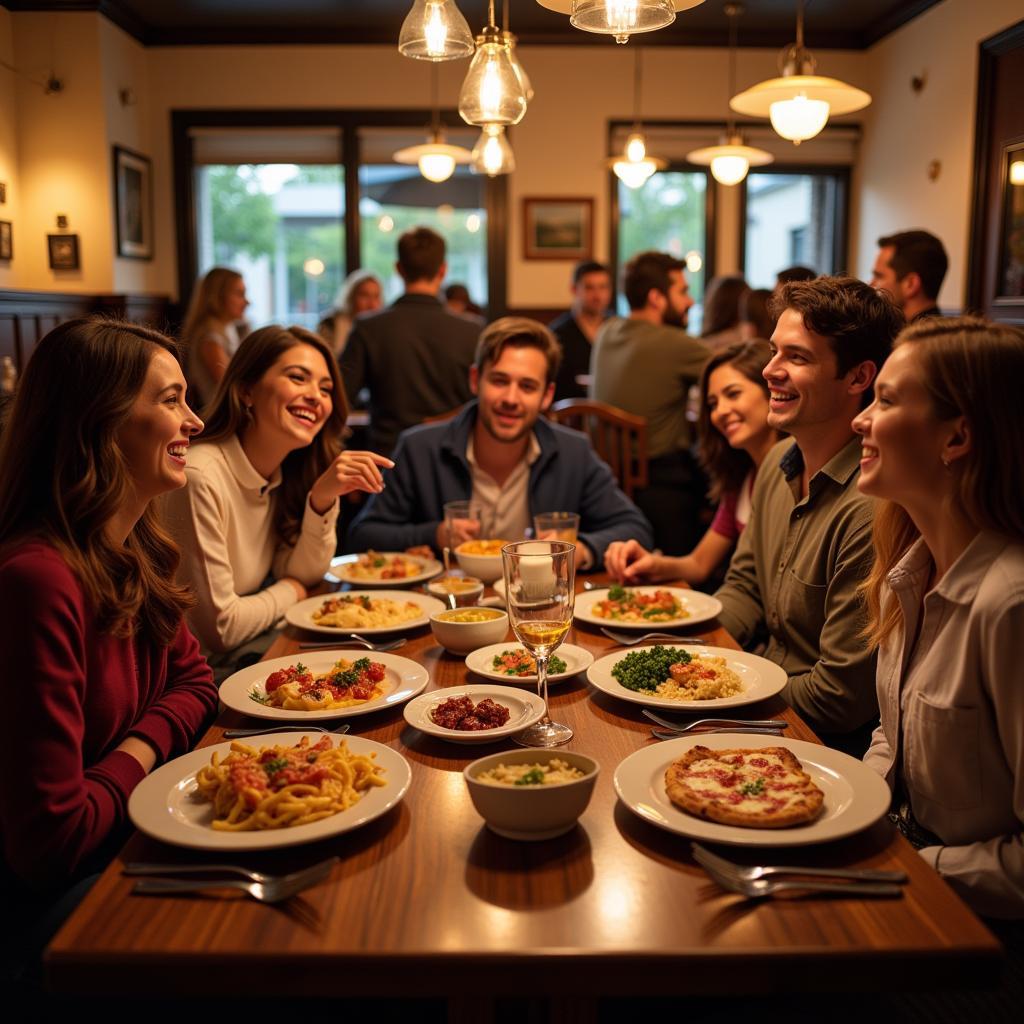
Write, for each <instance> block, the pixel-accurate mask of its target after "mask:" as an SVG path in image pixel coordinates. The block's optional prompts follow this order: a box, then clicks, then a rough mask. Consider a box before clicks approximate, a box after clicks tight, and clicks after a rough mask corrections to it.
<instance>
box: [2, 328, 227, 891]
mask: <svg viewBox="0 0 1024 1024" xmlns="http://www.w3.org/2000/svg"><path fill="white" fill-rule="evenodd" d="M7 413H8V415H7V417H6V423H5V425H4V427H3V432H2V435H0V664H2V665H3V670H2V672H0V687H2V693H3V704H4V712H3V714H0V844H2V861H3V869H4V870H3V874H4V875H5V876H6V877H5V881H6V883H7V884H8V885H10V884H11V883H12V882H15V881H22V882H29V883H30V884H31V887H32V888H35V889H45V890H49V891H51V892H53V891H55V890H57V889H59V888H60V887H61V886H62V885H63V886H66V885H67V884H69V883H70V882H71V881H72V880H73V879H74V878H75V877H76V876H77V877H81V876H83V875H85V874H88V873H89V871H90V870H95V869H96V868H97V867H98V866H99V865H100V864H102V863H103V860H104V858H109V856H110V855H111V854H112V853H113V852H114V851H115V850H116V846H115V843H117V842H118V841H120V840H121V839H123V831H124V830H123V826H124V825H125V824H126V821H127V815H126V810H127V804H128V796H129V794H130V793H131V791H132V789H134V787H135V786H136V785H137V784H138V783H139V782H140V781H141V780H142V778H143V777H144V776H145V775H146V774H147V773H149V772H150V771H152V769H153V768H154V767H155V766H156V765H157V764H160V763H162V762H164V761H167V760H168V759H169V758H173V757H176V756H178V755H179V754H183V753H185V752H186V751H187V750H188V749H189V748H190V747H191V745H192V743H193V742H194V740H195V738H196V737H197V735H198V734H199V732H200V730H201V729H202V727H203V724H204V721H205V720H206V719H207V717H208V716H209V715H210V714H211V713H212V712H213V710H214V709H215V707H216V702H217V693H216V689H215V688H214V685H213V679H212V676H211V673H210V670H209V668H208V667H207V665H206V662H205V660H204V659H203V658H202V656H201V655H200V653H199V648H198V645H197V643H196V641H195V639H194V637H193V636H192V634H191V633H190V632H189V631H188V629H187V627H186V626H185V624H184V619H183V612H184V610H185V609H186V608H188V607H189V606H190V604H191V599H190V596H189V594H188V591H186V590H185V589H184V588H182V587H180V586H178V585H177V584H176V583H175V582H174V575H175V569H176V568H177V564H178V551H177V548H176V547H175V546H174V544H173V542H172V541H171V540H170V538H169V537H168V536H167V535H166V534H165V533H164V531H163V530H162V529H161V527H160V525H159V524H158V522H157V520H156V518H155V513H154V511H153V509H152V507H151V502H152V499H153V498H155V497H156V496H157V495H159V494H162V493H164V492H165V491H169V490H172V489H174V488H177V487H182V486H184V484H185V452H186V450H187V448H188V443H189V439H190V437H191V436H192V435H193V434H196V433H198V432H199V431H200V430H201V429H202V423H201V422H200V420H199V419H198V418H197V417H196V416H195V414H194V413H193V412H192V411H191V410H190V409H189V408H188V406H187V405H186V404H185V380H184V377H183V376H182V373H181V368H180V366H179V364H178V360H177V357H176V353H175V349H174V345H173V343H172V342H171V341H170V340H169V339H167V338H165V337H164V336H163V335H161V334H158V333H157V332H155V331H151V330H148V329H146V328H144V327H138V326H135V325H133V324H127V323H115V322H111V321H105V320H100V319H83V320H73V321H70V322H69V323H66V324H63V325H62V326H60V327H58V328H56V329H55V330H53V331H51V332H50V333H49V334H48V335H47V336H46V337H45V338H43V340H42V341H41V342H40V343H39V345H38V346H37V348H36V350H35V352H34V353H33V355H32V360H31V362H30V363H29V364H28V366H27V367H26V369H25V373H24V375H23V376H22V378H21V381H20V385H19V388H18V393H17V396H16V398H15V400H14V403H13V405H12V406H11V407H10V408H9V409H8V410H7Z"/></svg>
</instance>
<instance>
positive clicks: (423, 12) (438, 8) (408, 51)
mask: <svg viewBox="0 0 1024 1024" xmlns="http://www.w3.org/2000/svg"><path fill="white" fill-rule="evenodd" d="M398 52H399V53H400V54H401V55H402V56H403V57H412V58H413V60H430V61H435V62H436V61H442V60H462V59H463V58H464V57H472V56H473V33H472V32H470V30H469V24H468V22H467V21H466V19H465V18H464V17H463V15H462V11H460V10H459V9H458V7H456V5H455V0H415V3H414V4H413V5H412V10H410V11H409V13H408V14H407V15H406V16H405V21H403V22H402V28H401V31H400V32H399V34H398Z"/></svg>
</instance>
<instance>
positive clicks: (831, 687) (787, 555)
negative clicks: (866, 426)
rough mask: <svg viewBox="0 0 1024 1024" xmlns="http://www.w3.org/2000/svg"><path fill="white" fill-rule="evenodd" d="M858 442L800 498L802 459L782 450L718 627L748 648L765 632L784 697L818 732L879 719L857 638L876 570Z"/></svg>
mask: <svg viewBox="0 0 1024 1024" xmlns="http://www.w3.org/2000/svg"><path fill="white" fill-rule="evenodd" d="M859 462H860V439H859V438H853V439H852V440H851V441H850V442H849V444H847V445H846V446H845V447H844V448H843V449H842V450H841V451H839V452H838V453H837V454H836V455H834V456H833V457H832V458H831V459H830V460H829V461H828V462H827V463H825V465H824V466H823V467H822V468H821V469H820V470H819V471H818V472H817V473H815V474H814V476H813V477H812V478H811V480H810V484H809V486H808V495H807V497H806V498H804V497H802V495H801V493H800V479H801V475H802V473H803V456H802V454H801V452H800V449H799V447H798V446H797V445H796V444H794V442H793V441H792V440H787V441H782V442H780V443H779V444H777V445H776V446H775V447H774V448H773V449H772V450H771V451H770V452H769V453H768V456H767V458H766V459H765V461H764V465H763V466H762V468H761V471H760V472H759V473H758V474H757V482H756V484H755V485H754V497H753V510H752V512H751V516H750V521H749V522H748V523H747V527H746V529H745V530H744V531H743V533H742V534H741V535H740V540H739V544H738V545H737V548H736V553H735V554H734V555H733V558H732V562H731V563H730V564H729V572H728V574H727V575H726V578H725V583H724V584H723V586H722V587H721V589H720V590H719V591H718V593H717V595H716V596H717V597H718V599H719V600H720V601H721V602H722V606H723V611H722V614H721V616H720V621H721V623H722V625H723V626H725V628H726V629H727V630H729V632H730V633H732V635H733V636H734V637H735V638H736V639H737V640H738V641H739V642H740V643H741V644H745V643H746V642H747V641H749V640H750V639H751V638H752V637H753V636H754V635H755V634H756V633H757V632H758V630H759V629H761V628H763V627H767V630H768V633H769V634H770V639H769V642H768V647H767V650H766V651H765V657H766V658H768V659H769V660H770V661H774V662H776V663H777V664H779V665H781V666H782V667H783V668H784V669H785V670H786V673H787V675H788V676H789V682H788V683H787V684H786V688H785V690H783V692H782V696H783V698H784V699H785V700H786V702H787V703H788V704H790V705H791V706H792V707H794V708H796V710H797V711H799V712H800V714H801V715H802V716H803V717H804V718H805V719H807V720H808V722H809V723H810V724H811V726H812V727H813V728H814V729H815V730H816V731H818V732H826V733H848V732H852V731H853V730H854V729H857V728H859V727H860V726H863V725H865V724H866V723H868V722H870V721H872V720H873V719H874V718H875V716H876V715H877V714H878V701H877V698H876V695H875V658H874V655H873V654H872V652H871V651H869V649H868V646H867V644H866V643H865V641H864V640H863V639H861V636H860V633H861V630H862V629H863V627H864V623H865V613H864V609H863V604H862V601H861V598H860V595H859V594H858V592H857V587H858V585H859V584H860V583H861V582H862V581H863V580H864V579H865V578H866V577H867V574H868V572H869V570H870V568H871V562H872V557H873V550H872V545H871V522H872V505H873V503H872V501H871V499H870V498H865V497H863V496H862V495H861V493H860V492H859V491H858V490H857V476H858V474H859V472H860V466H859Z"/></svg>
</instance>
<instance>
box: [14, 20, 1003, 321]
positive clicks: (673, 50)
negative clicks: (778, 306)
mask: <svg viewBox="0 0 1024 1024" xmlns="http://www.w3.org/2000/svg"><path fill="white" fill-rule="evenodd" d="M968 12H970V17H968ZM1019 14H1020V0H946V2H945V3H942V4H939V5H938V6H937V7H935V8H933V9H932V10H930V11H928V12H927V13H926V14H924V15H922V16H921V17H919V18H917V19H915V20H914V21H913V22H911V23H910V24H909V25H907V26H905V27H904V28H903V29H901V30H899V31H898V32H897V33H895V34H893V35H892V36H890V37H889V38H888V39H886V40H883V41H882V42H881V43H880V44H878V45H877V46H876V47H874V48H873V49H872V50H870V51H868V52H866V53H850V52H843V51H821V52H820V53H819V54H818V56H819V60H820V71H821V72H822V73H824V74H828V75H834V76H836V77H840V78H845V79H847V80H848V81H852V82H854V83H855V84H858V85H861V86H863V87H865V88H867V89H868V90H869V91H871V92H872V93H873V94H874V95H875V97H876V100H875V102H874V103H873V104H872V106H871V107H869V108H868V110H867V111H865V112H863V113H862V114H860V115H854V118H853V119H859V120H861V121H862V123H863V124H864V139H863V143H862V148H861V158H860V161H859V163H858V166H857V168H856V170H855V175H854V188H853V206H852V211H851V213H852V217H851V224H852V227H853V249H852V253H853V259H852V260H851V264H852V265H851V270H853V271H855V272H857V273H860V274H862V275H864V274H866V273H867V272H868V270H869V268H870V264H871V261H872V259H873V256H874V239H875V238H876V237H877V235H878V234H880V233H882V232H884V231H888V230H893V229H898V228H901V227H910V226H918V225H920V226H926V227H929V228H931V229H932V230H935V231H936V233H938V234H940V235H941V236H942V237H943V238H944V240H945V241H946V242H947V246H948V247H949V249H950V252H951V257H952V267H951V272H950V276H949V278H948V281H947V285H946V288H945V289H944V290H943V295H942V301H943V303H944V304H945V305H948V306H958V305H959V304H960V302H961V301H962V294H963V287H964V279H965V271H966V268H965V266H964V253H965V252H966V243H967V232H968V216H969V213H968V206H969V201H970V168H971V160H972V128H973V119H974V83H975V78H976V52H977V41H978V40H979V39H980V38H984V37H985V36H988V35H990V34H992V33H993V32H995V31H998V30H999V29H1001V28H1004V27H1006V26H1008V25H1009V24H1011V23H1013V21H1014V20H1015V19H1016V18H1017V17H1019ZM808 41H809V42H810V43H811V45H812V46H813V41H814V40H813V24H812V26H811V30H810V32H809V38H808ZM3 52H7V53H8V54H9V55H10V57H11V59H12V62H13V63H15V64H16V65H17V66H18V67H19V68H22V69H25V70H26V71H28V72H30V73H32V74H34V75H36V76H37V77H38V76H41V75H42V74H44V73H45V72H47V71H49V70H50V65H51V63H52V64H53V65H54V66H55V67H56V70H57V72H58V74H59V75H60V76H61V77H62V78H63V79H64V80H65V83H66V88H65V91H64V92H63V93H62V94H60V95H58V96H45V95H44V94H43V92H42V89H41V88H40V87H39V86H37V85H35V84H33V83H32V82H30V81H28V80H27V79H26V78H23V77H21V76H18V77H15V76H13V75H11V74H10V73H9V72H5V71H2V70H0V173H2V174H5V175H7V179H6V180H7V181H8V185H9V187H10V196H9V201H8V204H7V206H6V207H0V219H9V220H13V221H14V222H15V227H14V244H15V253H16V257H15V260H14V261H13V262H12V263H11V265H10V266H4V265H3V264H0V286H6V287H18V288H38V289H53V290H61V291H112V290H117V291H120V290H123V291H132V292H140V291H141V292H166V293H169V294H174V292H175V290H176V269H175V268H176V256H175V251H174V244H175V243H174V221H173V191H172V184H173V183H172V169H171V148H170V147H171V142H170V112H171V111H172V110H173V109H178V108H203V107H225V108H231V107H238V108H246V107H250V108H252V107H268V108H275V107H287V108H295V107H332V106H337V107H370V108H372V107H381V108H391V107H421V106H423V104H424V99H425V97H426V96H427V95H428V88H429V69H428V68H427V67H426V66H424V65H422V64H419V63H418V62H412V61H407V60H405V59H403V58H401V57H400V56H399V55H398V53H397V51H396V50H395V49H394V48H393V47H390V46H387V47H340V46H323V47H287V46H281V47H245V46H240V47H192V48H189V47H165V48H152V49H145V48H143V47H142V46H140V45H139V44H138V43H136V42H135V41H134V40H133V39H131V38H130V37H128V36H127V35H125V34H124V33H123V32H122V31H121V30H120V29H118V28H116V27H115V26H113V25H112V24H110V23H109V22H107V21H106V20H105V19H103V18H102V17H101V16H100V15H98V14H84V13H83V14H63V15H59V14H53V13H47V14H21V13H19V14H15V15H11V14H9V13H8V12H7V11H6V10H4V9H3V8H0V53H3ZM521 56H522V59H523V62H524V64H525V66H526V67H527V69H528V70H529V73H530V76H531V78H532V80H533V83H534V86H535V88H536V91H537V95H536V97H535V99H534V101H533V103H532V104H531V106H530V110H529V111H528V113H527V116H526V118H525V120H524V121H523V123H522V124H521V125H519V126H518V128H516V129H515V130H514V132H513V145H514V148H515V150H516V158H517V162H518V169H517V171H516V173H515V174H514V175H512V177H511V178H510V180H509V190H510V200H511V202H510V207H509V209H510V216H511V223H510V226H509V227H510V231H509V235H510V239H509V281H508V299H509V302H510V304H512V305H514V306H549V305H550V306H557V305H559V304H561V303H562V302H564V301H565V296H566V283H567V278H568V274H569V271H570V265H569V264H568V263H565V264H561V263H552V262H546V261H545V262H527V261H523V260H522V259H521V256H520V254H521V251H522V238H521V223H520V219H521V200H522V198H523V197H524V196H530V195H548V196H558V195H563V196H577V195H579V196H588V195H589V196H593V197H594V198H595V200H596V207H595V218H596V254H597V256H598V257H599V258H605V259H607V258H608V255H609V253H608V202H609V184H608V176H607V172H606V170H605V167H604V164H603V159H604V157H605V156H606V155H607V154H606V151H605V150H606V139H607V121H608V120H609V119H610V118H614V119H628V118H629V117H630V116H631V114H632V66H633V65H632V61H633V47H632V45H630V46H627V47H616V46H613V45H611V44H608V45H596V46H592V47H586V48H580V47H564V48H560V47H533V48H530V47H524V48H523V49H522V54H521ZM725 56H726V55H725V52H724V51H723V50H708V49H688V48H684V47H656V46H654V47H651V48H649V49H647V50H646V51H645V58H644V109H643V113H644V116H645V117H647V118H651V119H656V118H661V119H674V120H687V119H694V120H702V119H724V118H725V117H726V113H727V108H726V94H727V61H726V59H725ZM775 59H776V53H775V51H774V50H743V51H741V53H740V58H739V67H738V75H737V77H738V82H739V84H740V86H746V85H749V84H752V83H753V82H755V81H757V80H759V79H761V78H764V77H769V76H771V75H773V74H774V73H775ZM466 66H467V65H466V63H465V62H458V63H455V64H443V65H441V67H440V73H441V89H442V93H441V95H442V102H443V103H444V105H446V106H454V105H455V103H456V100H457V96H458V89H459V84H460V82H461V79H462V76H463V75H464V73H465V69H466ZM921 71H926V72H927V73H928V85H927V87H926V89H925V90H924V92H923V93H921V94H920V95H914V94H912V93H911V91H910V86H909V79H910V77H911V75H913V74H915V73H920V72H921ZM124 88H129V89H131V90H132V92H133V93H134V96H135V100H136V102H135V103H134V104H132V105H128V106H125V105H123V104H122V103H121V101H120V99H119V96H118V94H119V91H120V90H121V89H124ZM12 96H13V98H14V102H13V104H12V103H11V102H9V100H10V98H11V97H12ZM5 99H6V100H8V102H4V100H5ZM12 108H13V109H14V115H13V117H12V114H11V111H12ZM847 120H849V119H847ZM713 134H714V133H713V132H712V133H711V135H712V137H709V139H708V142H709V143H710V142H713V141H714V138H713ZM112 143H117V144H120V145H125V146H128V147H129V148H132V149H136V150H138V151H140V152H142V153H144V154H146V155H149V156H151V157H152V158H153V162H154V194H155V214H156V216H155V237H156V257H155V259H154V260H153V261H151V262H145V261H136V260H124V259H116V260H114V259H112V254H113V252H114V248H115V234H114V223H113V209H112V196H111V192H112V185H111V168H110V145H111V144H112ZM791 152H792V157H793V158H794V159H798V160H807V161H812V162H813V161H814V159H815V148H814V143H808V144H805V145H804V146H803V147H801V149H800V150H795V149H794V150H792V151H791ZM932 159H939V160H940V161H941V162H942V165H943V169H942V174H941V176H940V178H939V180H938V181H937V182H936V183H934V184H932V183H929V182H928V181H927V179H926V176H925V172H926V169H927V166H928V163H929V161H930V160H932ZM0 180H5V179H4V178H3V177H0ZM718 189H719V196H718V199H719V212H720V217H719V226H718V238H717V242H718V269H719V271H722V272H727V271H730V270H734V269H736V263H737V259H738V251H737V245H736V235H737V231H736V225H737V213H738V209H737V202H736V200H737V197H738V190H737V189H725V188H722V187H721V186H719V187H718ZM57 213H66V214H68V216H69V218H70V228H69V230H71V231H73V232H76V233H78V234H79V235H80V237H81V241H82V269H81V271H79V272H61V273H56V272H53V271H50V270H49V269H48V268H47V266H46V248H45V235H46V233H47V232H48V231H49V232H52V231H54V230H56V229H55V226H54V218H55V216H56V214H57Z"/></svg>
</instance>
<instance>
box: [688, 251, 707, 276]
mask: <svg viewBox="0 0 1024 1024" xmlns="http://www.w3.org/2000/svg"><path fill="white" fill-rule="evenodd" d="M703 266H704V258H703V257H702V256H701V254H700V253H699V252H697V250H696V249H691V250H690V251H689V252H688V253H687V254H686V269H687V270H688V271H689V272H690V273H691V274H697V273H699V272H700V270H701V268H702V267H703Z"/></svg>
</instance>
